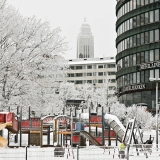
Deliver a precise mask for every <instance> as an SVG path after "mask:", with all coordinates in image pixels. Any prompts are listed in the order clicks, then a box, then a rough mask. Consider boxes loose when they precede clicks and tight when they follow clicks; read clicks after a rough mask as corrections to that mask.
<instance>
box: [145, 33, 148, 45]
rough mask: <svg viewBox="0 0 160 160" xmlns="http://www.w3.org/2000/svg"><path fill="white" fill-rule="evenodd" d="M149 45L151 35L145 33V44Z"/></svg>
mask: <svg viewBox="0 0 160 160" xmlns="http://www.w3.org/2000/svg"><path fill="white" fill-rule="evenodd" d="M147 43H149V34H148V32H145V44H147Z"/></svg>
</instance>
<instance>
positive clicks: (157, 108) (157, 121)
mask: <svg viewBox="0 0 160 160" xmlns="http://www.w3.org/2000/svg"><path fill="white" fill-rule="evenodd" d="M156 146H157V148H158V81H156Z"/></svg>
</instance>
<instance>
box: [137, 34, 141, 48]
mask: <svg viewBox="0 0 160 160" xmlns="http://www.w3.org/2000/svg"><path fill="white" fill-rule="evenodd" d="M140 44H141V39H140V34H137V46H139V45H140Z"/></svg>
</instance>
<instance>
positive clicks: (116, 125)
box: [81, 113, 128, 143]
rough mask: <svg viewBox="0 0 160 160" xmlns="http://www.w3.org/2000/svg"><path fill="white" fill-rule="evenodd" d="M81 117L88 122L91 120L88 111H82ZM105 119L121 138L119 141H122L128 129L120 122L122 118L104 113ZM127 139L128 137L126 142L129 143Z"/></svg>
mask: <svg viewBox="0 0 160 160" xmlns="http://www.w3.org/2000/svg"><path fill="white" fill-rule="evenodd" d="M81 119H82V120H83V121H84V122H88V120H89V114H88V113H82V114H81ZM104 121H105V123H107V124H108V125H110V127H111V128H112V129H113V130H114V131H115V133H116V134H117V136H118V138H119V141H120V142H122V141H123V137H124V134H125V131H126V129H125V127H124V126H123V124H122V123H121V122H120V120H119V119H118V118H117V116H115V115H112V114H107V113H106V114H105V115H104ZM127 141H128V137H127V138H126V139H125V142H124V143H127Z"/></svg>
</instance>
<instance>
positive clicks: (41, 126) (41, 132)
mask: <svg viewBox="0 0 160 160" xmlns="http://www.w3.org/2000/svg"><path fill="white" fill-rule="evenodd" d="M40 124H41V125H40V147H43V120H42V119H41V120H40Z"/></svg>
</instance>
